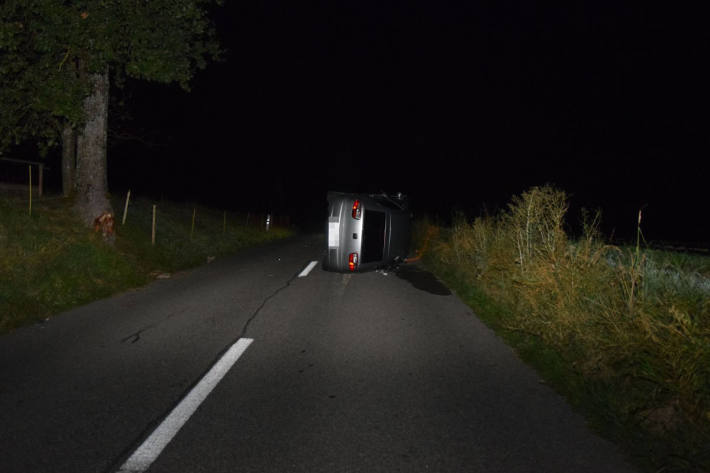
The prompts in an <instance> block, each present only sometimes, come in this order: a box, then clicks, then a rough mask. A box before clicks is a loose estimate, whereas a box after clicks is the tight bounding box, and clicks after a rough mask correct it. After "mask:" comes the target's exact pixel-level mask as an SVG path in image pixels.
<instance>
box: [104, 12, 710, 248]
mask: <svg viewBox="0 0 710 473" xmlns="http://www.w3.org/2000/svg"><path fill="white" fill-rule="evenodd" d="M622 3H623V2H611V3H610V4H606V3H604V2H599V1H581V2H564V3H560V4H557V5H555V4H553V3H550V2H532V1H519V2H501V1H490V2H443V1H437V2H432V1H428V2H424V1H420V0H410V1H402V2H380V1H378V2H368V1H362V0H358V1H357V2H354V1H352V2H345V1H336V2H324V3H323V4H318V3H310V4H309V3H304V2H286V1H262V2H236V1H227V2H226V5H225V6H224V7H223V8H221V9H217V10H215V12H216V16H215V21H216V25H217V28H218V32H219V35H220V38H221V39H222V42H223V44H224V47H225V48H226V50H227V53H226V55H225V61H224V62H221V63H217V64H211V65H210V66H209V67H208V69H207V70H205V71H203V72H201V73H199V74H198V75H197V77H196V78H195V80H194V81H193V83H192V90H191V92H189V93H187V92H185V91H182V90H180V89H179V88H178V87H176V86H164V85H157V84H149V83H136V82H130V81H129V82H128V83H127V84H126V85H125V87H124V88H123V89H122V90H119V89H115V90H116V92H117V97H119V98H120V99H122V100H124V101H126V104H127V106H126V107H124V108H123V109H119V108H118V107H116V108H115V109H113V110H112V114H111V117H110V119H111V126H112V130H113V133H112V136H111V138H110V140H111V143H110V150H109V166H110V174H109V183H110V187H111V189H112V191H113V192H120V191H125V190H126V189H128V188H131V189H132V190H133V191H134V192H135V193H142V194H144V195H151V196H154V197H156V198H158V197H165V198H172V199H178V200H195V201H198V202H202V203H205V204H209V205H214V206H216V207H219V208H225V209H234V210H251V211H272V212H275V213H288V214H290V215H291V216H292V218H293V219H294V221H296V222H303V223H306V222H312V221H320V220H319V219H321V218H322V215H323V213H324V211H325V192H326V191H327V190H329V189H331V190H344V191H365V192H377V191H381V190H386V191H389V192H397V191H401V192H404V193H406V194H408V195H409V196H410V197H411V199H412V202H413V206H414V210H415V213H417V214H420V215H421V214H424V213H429V214H431V215H435V216H438V218H440V219H442V220H444V221H446V219H448V218H450V216H451V214H452V212H453V211H455V210H461V211H464V212H466V213H467V214H468V215H470V216H476V215H479V214H481V212H483V211H488V212H494V211H495V210H496V209H499V208H501V207H504V206H505V205H506V203H507V202H508V201H509V199H510V197H511V196H512V195H514V194H519V193H521V192H523V191H524V190H526V189H528V188H529V187H531V186H533V185H543V184H547V183H549V184H552V185H555V186H556V187H558V188H560V189H562V190H565V191H566V192H568V193H569V195H570V196H571V202H572V210H571V212H570V217H569V222H570V223H569V224H570V227H571V229H573V230H574V228H576V223H577V222H578V221H579V209H580V207H587V208H589V209H592V210H593V209H597V208H600V209H602V212H603V220H604V231H605V233H606V234H607V235H611V234H612V233H613V235H614V236H615V237H617V238H629V237H632V236H633V235H634V234H635V233H634V232H635V228H636V218H637V213H638V211H639V209H643V210H644V232H645V235H646V238H647V239H649V240H665V241H683V242H703V243H707V242H710V234H709V233H708V230H709V225H708V224H707V219H708V211H707V203H708V198H707V197H706V196H707V193H706V192H707V182H708V181H707V171H708V168H709V167H708V164H707V161H708V151H709V149H710V148H709V146H708V144H709V143H708V120H707V114H708V105H709V102H710V101H709V100H708V98H709V94H708V86H709V84H710V82H709V81H708V79H709V78H710V76H709V75H708V74H707V71H706V70H705V68H706V64H707V62H708V57H709V56H708V43H709V41H708V36H709V35H708V28H707V25H705V24H703V21H704V20H703V19H704V18H705V16H704V14H702V12H699V11H692V10H690V9H687V7H686V6H681V5H671V4H664V6H663V7H662V8H661V7H658V8H657V9H656V7H653V6H651V5H634V6H630V5H626V6H624V5H622Z"/></svg>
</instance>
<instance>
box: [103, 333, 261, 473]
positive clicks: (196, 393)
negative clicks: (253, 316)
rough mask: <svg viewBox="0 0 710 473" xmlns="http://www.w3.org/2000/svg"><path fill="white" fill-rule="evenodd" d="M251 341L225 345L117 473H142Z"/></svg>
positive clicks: (247, 339) (249, 339)
mask: <svg viewBox="0 0 710 473" xmlns="http://www.w3.org/2000/svg"><path fill="white" fill-rule="evenodd" d="M253 341H254V340H253V339H251V338H240V339H239V340H237V341H236V342H235V343H234V344H233V345H232V346H231V347H229V350H227V352H226V353H225V354H224V355H222V358H220V359H219V361H217V363H215V364H214V366H213V367H212V368H211V369H210V370H209V371H208V372H207V374H206V375H205V376H204V377H203V378H202V379H201V380H200V382H199V383H197V385H195V387H194V388H192V390H191V391H190V392H189V393H188V394H187V396H185V397H184V398H183V400H182V401H180V403H179V404H178V405H177V406H175V408H174V409H173V410H172V412H170V414H168V416H167V417H166V418H165V419H164V420H163V422H161V424H160V425H159V426H158V427H157V428H156V429H155V430H154V431H153V433H152V434H150V436H149V437H148V438H147V439H146V440H145V441H144V442H143V443H142V444H141V446H140V447H138V448H137V449H136V451H134V452H133V454H132V455H131V456H130V458H128V460H126V462H125V463H124V464H123V466H121V468H120V469H119V470H118V472H117V473H143V472H144V471H146V470H147V469H148V468H149V467H150V465H151V464H152V463H153V462H154V461H155V459H156V458H158V456H159V455H160V453H161V452H162V451H163V449H164V448H165V447H166V446H167V445H168V444H169V443H170V441H171V440H172V439H173V437H175V434H177V433H178V431H179V430H180V429H181V428H182V426H183V425H185V422H187V420H188V419H189V418H190V416H192V414H194V412H195V411H196V410H197V408H198V407H199V406H200V404H201V403H202V401H204V400H205V398H206V397H207V396H208V395H209V394H210V392H212V390H213V389H214V387H215V386H217V384H218V383H219V382H220V381H221V380H222V378H223V377H224V375H225V374H227V372H228V371H229V369H230V368H231V367H232V365H234V363H235V362H236V361H237V360H238V359H239V357H240V356H242V354H243V353H244V351H246V349H247V348H248V347H249V345H251V342H253Z"/></svg>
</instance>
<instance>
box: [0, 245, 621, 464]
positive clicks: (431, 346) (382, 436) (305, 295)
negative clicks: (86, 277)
mask: <svg viewBox="0 0 710 473" xmlns="http://www.w3.org/2000/svg"><path fill="white" fill-rule="evenodd" d="M323 248H324V241H323V236H308V237H300V238H297V239H293V240H289V241H286V242H278V243H272V244H269V245H266V246H263V247H259V248H256V249H251V250H247V251H244V252H241V253H240V254H238V255H235V256H234V257H230V258H225V259H222V260H218V261H215V262H214V263H212V264H209V265H207V266H204V267H201V268H198V269H196V270H193V271H190V272H186V273H184V274H177V275H174V276H173V277H172V278H171V279H167V280H160V281H156V282H154V283H152V284H151V285H149V286H147V287H145V288H142V289H139V290H135V291H130V292H128V293H125V294H121V295H118V296H115V297H112V298H109V299H106V300H102V301H97V302H95V303H92V304H89V305H87V306H84V307H81V308H78V309H75V310H72V311H70V312H68V313H65V314H61V315H59V316H57V317H54V318H52V319H50V320H49V321H47V322H46V323H44V324H42V325H34V326H30V327H26V328H23V329H20V330H17V331H15V332H13V333H11V334H9V335H5V336H2V337H0V472H2V473H14V472H17V473H28V472H67V473H83V472H100V473H104V472H106V473H109V472H110V473H115V472H119V471H121V472H128V471H148V472H151V473H158V472H166V473H167V472H170V473H180V472H210V473H219V472H230V473H232V472H234V473H237V472H239V473H242V472H243V473H250V472H308V473H316V472H328V473H336V472H343V473H345V472H348V473H349V472H353V473H354V472H363V473H373V472H485V473H490V472H547V473H554V472H560V473H563V472H564V473H569V472H575V473H580V472H604V473H611V472H620V473H621V472H631V471H633V469H632V468H631V467H629V466H628V464H627V463H626V462H625V461H624V459H623V457H622V456H621V455H620V453H619V452H618V451H617V450H616V449H615V447H614V446H612V445H611V444H609V443H607V442H606V441H604V440H602V439H600V438H599V437H597V436H595V435H594V434H592V433H591V432H590V431H589V429H588V428H587V426H586V425H585V422H584V420H583V419H582V418H581V417H580V416H579V415H578V414H576V413H574V412H573V411H572V410H571V409H570V407H569V406H568V405H567V404H566V403H565V402H564V400H563V399H562V398H561V397H559V396H558V395H557V394H555V393H554V392H553V391H552V390H551V389H550V388H549V387H547V386H546V385H545V384H543V383H541V382H540V380H539V377H538V376H537V375H536V373H535V372H534V371H533V370H531V369H530V368H528V367H527V366H525V365H524V364H523V363H522V362H521V361H520V360H519V359H518V358H517V357H516V355H515V354H514V352H513V351H512V350H511V349H510V348H508V347H507V346H506V345H505V344H504V343H503V342H502V341H501V340H500V339H499V338H497V337H496V336H495V334H494V333H492V332H491V331H490V330H489V329H488V328H487V327H486V326H485V325H483V324H482V323H481V322H480V321H479V320H478V319H477V318H476V316H475V315H474V314H473V313H472V311H471V310H470V309H469V308H468V307H467V306H465V305H464V304H463V303H462V302H461V301H460V300H459V299H458V298H457V297H456V296H455V295H452V294H451V293H450V292H449V291H448V290H447V289H446V288H445V287H444V286H442V285H441V284H440V283H438V281H436V279H435V278H433V276H431V275H430V274H428V273H426V272H425V271H423V270H422V269H421V268H420V267H419V266H417V265H416V264H415V265H409V266H404V267H402V269H401V270H400V271H399V272H397V273H393V272H389V273H384V272H371V273H364V274H352V275H351V274H338V273H329V272H324V271H322V270H321V268H320V265H318V264H315V265H312V264H311V265H309V263H310V262H312V261H320V260H322V257H323ZM307 267H310V268H311V270H310V272H309V273H308V274H307V275H301V277H299V275H300V274H301V273H302V272H303V271H304V269H306V268H307ZM225 360H227V361H225ZM216 365H218V366H217V367H215V366H216ZM220 369H221V370H222V372H221V373H217V374H215V373H216V371H219V370H220ZM215 370H216V371H215ZM210 380H211V381H210ZM210 383H211V384H210ZM206 385H209V387H208V388H207V389H206V390H204V389H203V388H204V386H206ZM156 438H158V440H157V441H156V440H155V439H156ZM161 444H162V445H161ZM136 452H141V453H140V454H138V453H136ZM146 452H148V453H147V454H146ZM141 455H143V456H142V457H141V458H143V463H141V462H140V461H138V462H136V461H135V459H136V458H137V456H138V457H139V456H141ZM146 455H147V456H146ZM146 458H147V460H146ZM136 465H138V466H136Z"/></svg>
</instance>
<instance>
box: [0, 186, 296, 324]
mask: <svg viewBox="0 0 710 473" xmlns="http://www.w3.org/2000/svg"><path fill="white" fill-rule="evenodd" d="M152 205H153V203H152V202H150V201H147V200H141V199H138V200H135V201H132V202H131V204H130V206H129V208H128V218H127V219H126V224H125V225H121V223H120V221H118V220H119V219H117V221H116V240H115V244H114V245H113V246H112V245H109V244H106V243H105V242H104V241H103V238H102V237H101V236H100V235H99V234H97V233H94V232H92V231H91V230H89V229H87V228H85V227H84V226H83V225H82V224H81V223H80V222H79V221H78V219H77V218H76V217H75V216H74V214H73V212H72V210H71V208H70V205H69V203H68V202H67V201H66V200H63V199H46V200H43V201H38V202H35V203H34V205H33V209H32V215H31V216H30V215H29V212H28V207H27V203H26V202H24V201H22V200H16V199H11V198H0V333H5V332H8V331H10V330H12V329H13V328H16V327H19V326H22V325H26V324H29V323H32V322H36V321H40V320H43V319H46V318H47V317H50V316H52V315H54V314H57V313H59V312H62V311H64V310H67V309H70V308H72V307H75V306H78V305H81V304H85V303H87V302H90V301H93V300H96V299H100V298H104V297H108V296H110V295H112V294H115V293H118V292H121V291H124V290H126V289H129V288H134V287H138V286H141V285H144V284H146V283H147V282H149V281H150V280H151V279H153V278H154V277H155V275H156V274H160V273H170V272H174V271H178V270H183V269H187V268H191V267H194V266H197V265H200V264H204V263H205V262H207V260H208V258H209V259H212V258H217V257H220V256H223V255H227V254H230V253H234V252H235V251H237V250H239V249H241V248H244V247H247V246H253V245H257V244H260V243H263V242H266V241H268V240H273V239H278V238H285V237H288V236H290V235H291V234H292V231H291V230H289V229H284V228H278V227H273V228H271V230H270V231H269V232H266V231H264V229H263V228H261V227H255V226H247V225H244V224H243V223H244V218H242V217H241V216H237V215H236V214H233V213H224V212H222V211H215V210H212V209H208V208H204V207H197V206H186V205H178V204H174V203H170V202H161V203H160V204H159V205H158V206H157V212H156V214H157V219H156V220H157V232H156V244H155V246H153V245H152V244H151V232H152V219H153V216H152ZM114 208H121V209H122V208H123V202H118V201H116V202H114ZM193 212H194V215H195V219H194V225H193ZM237 221H238V222H240V223H239V224H237V223H236V222H237Z"/></svg>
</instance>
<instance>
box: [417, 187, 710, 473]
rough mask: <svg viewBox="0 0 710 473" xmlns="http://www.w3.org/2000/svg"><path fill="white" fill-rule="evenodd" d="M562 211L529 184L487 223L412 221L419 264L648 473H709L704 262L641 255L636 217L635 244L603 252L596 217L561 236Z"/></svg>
mask: <svg viewBox="0 0 710 473" xmlns="http://www.w3.org/2000/svg"><path fill="white" fill-rule="evenodd" d="M567 209H568V199H567V196H566V195H565V193H564V192H562V191H560V190H557V189H554V188H551V187H535V188H532V189H530V190H528V191H527V192H525V193H523V194H522V195H520V196H517V197H514V198H513V199H512V201H511V203H510V204H509V206H508V207H507V209H506V211H504V212H502V213H501V214H499V215H496V216H492V217H481V218H476V219H474V220H473V221H469V220H467V219H466V218H465V217H464V216H462V215H459V216H458V217H457V218H456V219H455V221H454V224H453V226H452V228H450V229H444V228H436V230H432V229H431V228H429V227H434V225H432V224H430V223H427V222H420V224H419V226H420V228H419V230H418V233H419V234H420V235H425V234H426V235H437V236H436V238H435V241H433V242H430V243H429V246H430V248H431V249H430V251H429V252H428V254H427V255H426V256H425V261H426V262H427V264H429V265H430V266H431V267H432V268H433V269H434V270H435V271H436V272H437V273H438V274H439V275H440V276H441V277H443V278H444V279H446V280H447V281H449V282H450V283H451V284H452V285H453V286H454V287H456V288H458V290H459V291H461V292H464V298H466V297H465V296H466V294H476V297H469V298H468V299H469V301H473V305H474V308H476V309H477V310H478V309H481V310H484V311H487V312H489V315H488V319H489V322H490V323H491V324H492V325H493V326H495V327H497V328H498V329H499V330H501V331H503V332H505V333H507V334H509V335H511V336H510V337H509V339H511V340H514V341H517V343H519V344H521V346H523V345H525V346H526V347H528V348H527V349H528V350H529V348H530V346H532V347H534V348H533V350H537V351H539V352H542V351H548V352H549V351H551V352H553V353H554V354H555V356H554V357H552V358H550V357H546V358H539V360H538V361H541V360H542V361H541V362H542V363H543V364H544V363H550V362H551V361H550V360H554V361H553V363H557V364H558V365H559V366H557V367H550V366H539V368H541V370H542V371H547V372H550V373H552V372H554V373H557V375H556V379H554V380H551V381H552V384H554V385H555V386H556V387H557V388H558V389H559V390H561V391H562V392H564V393H565V394H567V395H568V396H570V398H571V400H572V401H573V402H574V403H575V404H577V405H579V406H580V407H581V408H583V409H585V410H586V411H587V412H588V413H589V414H590V416H591V418H592V420H593V423H594V425H595V426H596V427H597V428H599V429H600V430H601V431H603V432H604V433H606V434H607V435H609V436H611V437H613V438H614V439H615V440H617V441H619V442H620V443H622V444H624V445H625V446H626V447H627V449H628V451H629V452H630V454H631V455H632V456H634V457H635V458H636V459H638V460H639V463H641V464H643V465H645V466H647V467H648V468H649V471H708V470H709V469H710V280H708V278H707V276H708V264H710V258H707V257H694V258H690V257H688V256H684V257H677V256H672V255H668V254H665V253H662V252H657V251H650V250H646V249H644V248H643V244H642V243H643V240H642V235H641V223H642V221H641V214H639V229H638V231H639V233H638V235H639V237H638V239H637V244H636V245H635V246H634V247H631V248H624V247H616V246H612V245H609V244H606V243H605V242H604V240H603V239H602V238H601V236H600V234H599V230H598V228H599V216H598V215H596V216H594V217H593V218H589V216H588V215H587V218H586V219H585V224H584V235H583V236H582V237H581V238H578V239H575V240H572V239H570V238H569V237H568V235H567V233H566V232H565V229H564V224H565V222H564V221H565V216H566V214H567ZM482 301H485V303H482ZM492 305H493V306H495V307H496V309H495V310H493V311H491V310H490V307H491V306H492ZM490 314H493V315H492V316H491V315H490ZM531 344H532V345H531ZM532 358H535V356H533V357H532Z"/></svg>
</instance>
